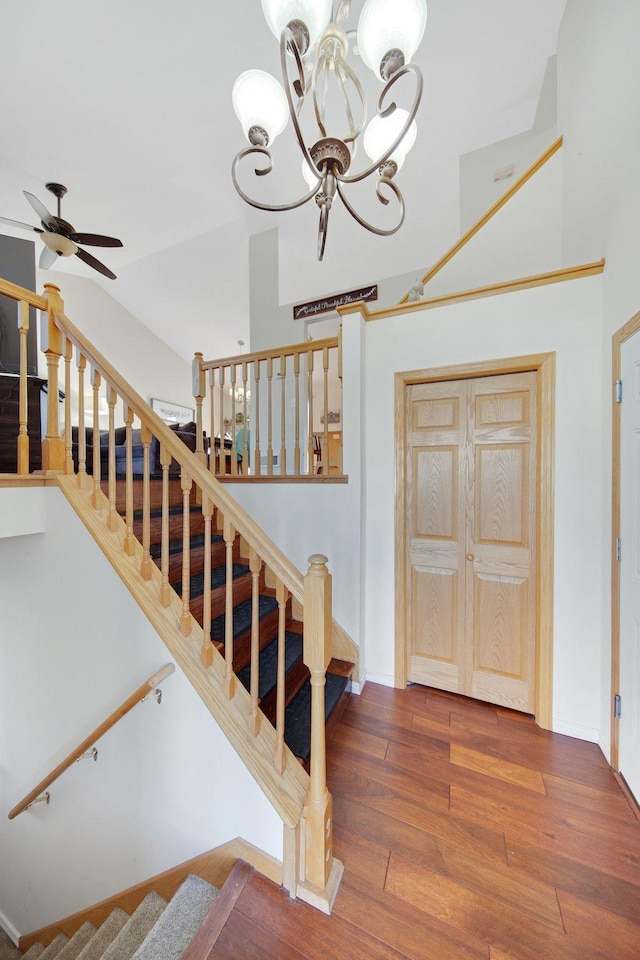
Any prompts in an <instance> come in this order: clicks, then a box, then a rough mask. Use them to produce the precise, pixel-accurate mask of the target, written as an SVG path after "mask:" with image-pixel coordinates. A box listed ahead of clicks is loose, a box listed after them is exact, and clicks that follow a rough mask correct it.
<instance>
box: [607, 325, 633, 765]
mask: <svg viewBox="0 0 640 960" xmlns="http://www.w3.org/2000/svg"><path fill="white" fill-rule="evenodd" d="M638 330H640V312H638V313H636V314H635V315H634V316H633V317H631V319H630V320H628V321H627V322H626V323H625V324H624V326H622V327H620V329H619V330H616V332H615V333H614V335H613V338H612V349H611V352H612V358H611V359H612V368H613V370H612V384H611V386H612V389H614V390H615V384H616V380H619V379H620V377H621V376H622V345H623V344H624V342H625V341H626V340H628V339H629V338H630V337H632V336H633V335H634V333H637V332H638ZM621 415H622V410H621V404H619V403H614V404H613V420H612V428H611V432H612V440H611V717H612V718H611V753H610V762H611V766H612V767H613V769H614V770H618V768H619V759H620V758H619V748H620V721H619V720H617V719H616V717H615V716H613V702H614V700H613V698H614V697H615V695H616V694H617V693H619V692H620V564H619V563H618V561H617V560H616V538H617V537H619V536H620V509H621V504H620V482H621V479H622V476H621V462H620V455H621V447H622V437H621V429H620V428H621Z"/></svg>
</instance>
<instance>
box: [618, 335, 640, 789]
mask: <svg viewBox="0 0 640 960" xmlns="http://www.w3.org/2000/svg"><path fill="white" fill-rule="evenodd" d="M622 383H623V393H622V411H621V422H620V441H621V443H620V467H621V470H620V536H621V540H622V553H621V561H620V697H621V701H622V710H621V717H620V742H619V754H618V766H619V769H620V773H621V774H622V776H623V777H624V778H625V780H626V782H627V783H628V784H629V787H630V789H631V790H632V792H633V794H634V796H635V798H636V800H638V801H640V332H638V333H635V334H634V335H633V336H632V337H630V338H629V339H628V340H627V341H625V342H624V343H623V344H622Z"/></svg>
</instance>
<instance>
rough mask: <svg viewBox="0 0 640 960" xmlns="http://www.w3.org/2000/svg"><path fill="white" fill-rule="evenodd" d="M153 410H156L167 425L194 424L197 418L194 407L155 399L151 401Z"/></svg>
mask: <svg viewBox="0 0 640 960" xmlns="http://www.w3.org/2000/svg"><path fill="white" fill-rule="evenodd" d="M151 409H152V410H155V412H156V413H157V414H158V416H159V417H160V418H161V419H162V420H164V421H165V423H192V422H193V421H194V420H195V418H196V414H195V410H194V409H193V407H183V406H182V404H180V403H171V402H170V401H169V400H157V399H156V398H155V397H153V398H152V400H151Z"/></svg>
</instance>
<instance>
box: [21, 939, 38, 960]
mask: <svg viewBox="0 0 640 960" xmlns="http://www.w3.org/2000/svg"><path fill="white" fill-rule="evenodd" d="M43 951H44V947H43V945H42V944H41V943H33V944H31V946H30V947H29V949H28V950H27V952H26V953H22V954H20V956H21V957H22V960H38V957H40V956H41V954H42V953H43Z"/></svg>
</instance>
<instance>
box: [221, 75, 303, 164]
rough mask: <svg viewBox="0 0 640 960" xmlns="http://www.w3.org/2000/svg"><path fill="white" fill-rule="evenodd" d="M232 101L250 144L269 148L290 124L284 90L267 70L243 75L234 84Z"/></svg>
mask: <svg viewBox="0 0 640 960" xmlns="http://www.w3.org/2000/svg"><path fill="white" fill-rule="evenodd" d="M231 102H232V103H233V109H234V110H235V112H236V116H237V118H238V120H239V121H240V123H241V125H242V129H243V130H244V133H245V136H246V138H247V139H248V140H249V142H250V143H258V144H260V145H261V146H264V147H266V146H267V144H269V143H273V141H274V140H275V139H276V137H277V136H278V134H280V133H282V131H283V130H284V128H285V127H286V125H287V121H288V119H289V109H288V107H287V98H286V96H285V93H284V90H283V89H282V87H281V86H280V84H279V83H278V81H277V80H276V78H275V77H272V76H271V74H270V73H265V71H264V70H245V72H244V73H241V74H240V76H239V77H238V79H237V80H236V82H235V83H234V85H233V90H232V92H231ZM263 139H264V141H265V142H264V143H263V142H262V140H263Z"/></svg>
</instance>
